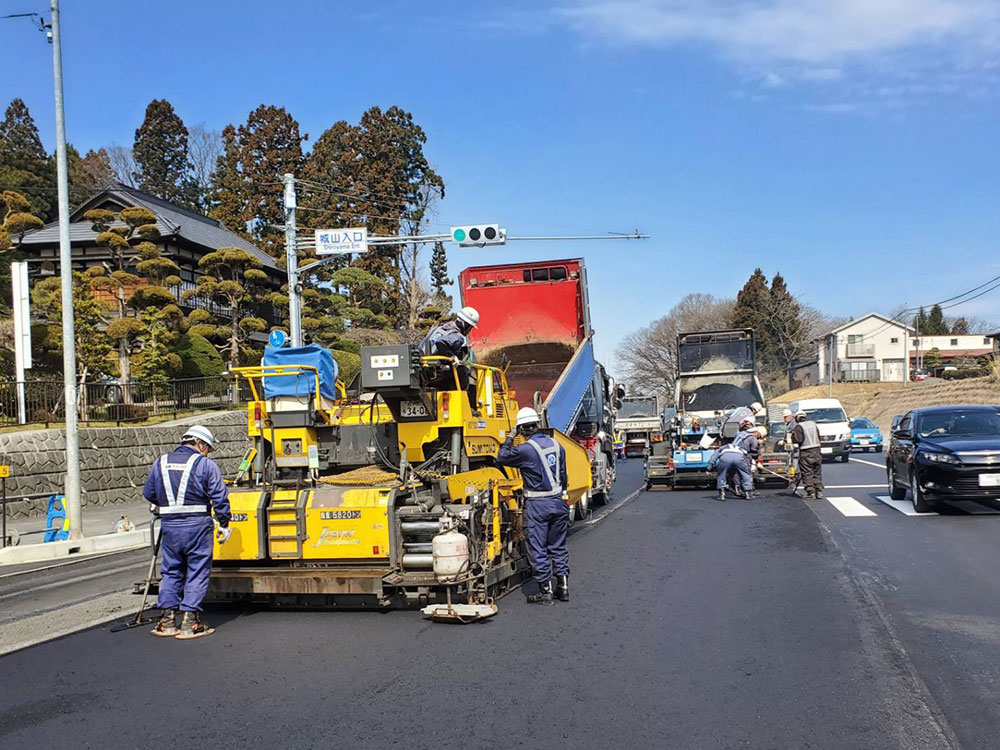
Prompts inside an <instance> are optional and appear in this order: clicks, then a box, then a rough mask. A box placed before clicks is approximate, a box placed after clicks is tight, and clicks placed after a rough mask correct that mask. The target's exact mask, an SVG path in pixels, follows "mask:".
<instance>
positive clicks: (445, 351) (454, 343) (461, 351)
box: [420, 320, 469, 360]
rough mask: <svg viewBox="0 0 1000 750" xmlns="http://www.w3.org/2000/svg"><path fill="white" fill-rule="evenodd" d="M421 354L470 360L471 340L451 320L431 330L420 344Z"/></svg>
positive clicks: (456, 323)
mask: <svg viewBox="0 0 1000 750" xmlns="http://www.w3.org/2000/svg"><path fill="white" fill-rule="evenodd" d="M420 353H421V354H423V355H424V356H425V357H458V358H459V359H461V360H466V359H468V358H469V339H468V337H467V336H466V335H465V334H464V333H462V331H461V330H459V327H458V322H457V321H454V320H449V321H448V322H447V323H442V324H441V325H439V326H436V327H434V328H432V329H431V331H430V333H428V334H427V335H426V336H425V337H424V340H423V341H421V342H420Z"/></svg>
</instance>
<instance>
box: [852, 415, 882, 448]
mask: <svg viewBox="0 0 1000 750" xmlns="http://www.w3.org/2000/svg"><path fill="white" fill-rule="evenodd" d="M851 448H852V449H853V448H859V449H861V450H862V451H865V452H867V451H875V452H876V453H881V452H882V431H881V430H880V429H879V428H878V425H877V424H875V423H874V422H872V421H871V420H870V419H868V418H867V417H858V418H857V419H852V420H851Z"/></svg>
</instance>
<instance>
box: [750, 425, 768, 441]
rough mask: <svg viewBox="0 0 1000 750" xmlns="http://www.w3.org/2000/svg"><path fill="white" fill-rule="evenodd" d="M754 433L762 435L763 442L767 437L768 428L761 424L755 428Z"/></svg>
mask: <svg viewBox="0 0 1000 750" xmlns="http://www.w3.org/2000/svg"><path fill="white" fill-rule="evenodd" d="M752 432H756V433H757V434H758V435H760V437H761V440H763V439H764V438H766V437H767V428H766V427H765V426H764V425H762V424H759V425H757V426H756V427H754V428H753V430H752Z"/></svg>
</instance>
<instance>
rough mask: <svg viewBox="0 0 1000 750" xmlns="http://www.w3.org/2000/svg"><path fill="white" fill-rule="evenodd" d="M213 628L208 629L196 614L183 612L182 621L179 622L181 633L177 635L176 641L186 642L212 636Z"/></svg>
mask: <svg viewBox="0 0 1000 750" xmlns="http://www.w3.org/2000/svg"><path fill="white" fill-rule="evenodd" d="M214 632H215V628H210V627H208V626H207V625H206V624H205V623H203V622H202V621H201V618H200V617H199V616H198V613H197V612H185V613H184V619H182V620H181V632H179V633H178V634H177V640H179V641H187V640H190V639H192V638H201V637H202V636H206V635H212V633H214Z"/></svg>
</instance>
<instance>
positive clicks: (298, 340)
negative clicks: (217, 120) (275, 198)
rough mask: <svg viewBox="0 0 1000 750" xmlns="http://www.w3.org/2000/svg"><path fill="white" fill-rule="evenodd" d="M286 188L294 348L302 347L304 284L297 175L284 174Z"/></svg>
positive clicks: (290, 326)
mask: <svg viewBox="0 0 1000 750" xmlns="http://www.w3.org/2000/svg"><path fill="white" fill-rule="evenodd" d="M281 182H282V183H283V184H284V186H285V268H286V270H287V272H288V332H289V334H290V336H291V339H292V346H302V284H301V282H300V281H299V255H298V248H297V247H296V246H295V208H296V205H295V175H293V174H287V173H286V174H283V175H282V176H281Z"/></svg>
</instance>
